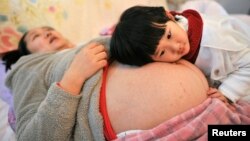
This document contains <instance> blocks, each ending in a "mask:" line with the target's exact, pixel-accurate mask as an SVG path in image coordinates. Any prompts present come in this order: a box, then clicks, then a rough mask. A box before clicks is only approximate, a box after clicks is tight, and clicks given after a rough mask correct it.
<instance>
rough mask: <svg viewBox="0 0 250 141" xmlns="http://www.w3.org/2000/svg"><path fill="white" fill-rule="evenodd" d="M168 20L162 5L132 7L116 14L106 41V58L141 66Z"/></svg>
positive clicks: (149, 60) (152, 51)
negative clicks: (111, 33) (108, 39)
mask: <svg viewBox="0 0 250 141" xmlns="http://www.w3.org/2000/svg"><path fill="white" fill-rule="evenodd" d="M169 20H170V19H169V18H168V17H167V16H166V11H165V9H164V8H163V7H149V6H134V7H131V8H129V9H127V10H126V11H125V12H124V13H123V14H122V15H121V17H120V20H119V22H118V24H117V25H116V28H115V30H114V32H113V35H112V38H111V43H110V57H111V59H112V60H117V61H118V62H121V63H124V64H128V65H136V66H142V65H145V64H147V63H150V62H153V60H152V58H151V57H150V55H153V54H154V52H155V50H156V47H157V45H158V44H159V41H160V39H161V38H162V36H163V35H164V33H165V27H166V26H165V23H166V22H167V21H169Z"/></svg>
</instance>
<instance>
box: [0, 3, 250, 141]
mask: <svg viewBox="0 0 250 141" xmlns="http://www.w3.org/2000/svg"><path fill="white" fill-rule="evenodd" d="M9 3H11V4H12V6H10V7H9V9H7V8H6V7H7V6H6V5H8V4H9ZM18 4H21V5H23V7H24V8H26V10H27V11H29V12H28V13H26V15H25V13H22V14H21V17H22V18H23V19H22V20H21V19H19V17H17V15H15V14H14V15H11V16H9V17H8V16H5V15H6V13H8V12H10V11H13V9H15V8H17V5H18ZM134 4H144V5H145V4H146V5H162V6H164V7H167V4H166V1H165V0H161V1H158V2H157V3H156V2H155V1H154V2H153V0H140V1H136V2H135V1H133V0H130V1H129V2H128V1H126V4H124V3H122V2H121V3H120V2H117V1H116V0H114V1H110V0H105V1H98V0H94V1H84V2H83V1H79V0H75V1H73V2H72V3H67V2H65V3H63V2H59V1H56V0H50V1H46V2H45V4H44V3H40V2H35V1H28V0H26V1H22V2H19V3H14V2H5V3H4V4H3V5H5V6H6V7H5V8H4V9H3V11H1V12H2V13H3V14H0V22H1V23H3V26H2V27H1V28H0V31H1V32H0V33H1V34H0V37H1V41H0V55H2V54H4V53H6V52H8V51H11V50H14V49H16V47H17V41H18V40H19V39H20V37H21V35H22V34H23V33H24V32H25V31H27V30H28V27H29V28H30V27H35V26H40V25H51V26H53V27H56V28H57V29H58V30H59V31H61V32H62V33H63V34H65V35H67V37H68V38H69V39H70V40H72V41H74V42H80V41H82V40H90V39H92V38H93V37H96V36H99V34H100V32H103V29H105V31H106V28H108V27H109V26H110V25H112V24H114V23H115V21H116V20H117V19H118V15H119V14H120V13H121V12H122V11H123V10H124V9H125V8H127V7H129V6H131V5H134ZM204 4H205V3H199V4H198V3H196V4H193V3H191V2H190V3H186V4H184V5H182V6H181V9H180V10H182V9H186V8H193V9H196V10H198V11H200V12H201V13H204V14H211V13H210V12H209V11H214V10H213V8H214V7H213V6H210V7H207V9H204ZM66 5H70V6H69V7H70V8H71V9H74V10H69V8H66ZM86 5H87V7H88V8H86V7H84V6H86ZM89 5H92V6H94V8H93V7H89ZM96 5H98V6H99V7H98V8H96V7H97V6H96ZM118 5H120V6H118ZM121 5H122V6H123V7H122V8H121ZM0 7H2V5H1V6H0ZM72 7H75V8H72ZM115 7H119V8H115ZM36 8H42V9H44V8H47V13H45V14H47V17H48V18H46V20H45V22H42V23H41V22H39V21H41V20H43V18H45V17H43V16H40V17H38V19H37V20H35V21H34V22H31V23H29V22H28V24H24V23H25V22H26V21H27V20H30V19H31V18H34V16H35V15H39V14H41V13H42V12H44V11H42V10H37V11H36V12H35V10H36ZM1 9H2V8H1ZM17 9H18V8H17ZM93 9H96V10H93ZM118 9H119V10H118ZM18 10H19V11H18ZM18 10H17V11H15V10H14V11H15V12H20V9H18ZM84 10H85V11H84ZM117 10H118V11H119V12H117ZM86 11H90V12H91V13H92V14H93V15H91V17H89V16H87V15H84V13H87V12H86ZM21 12H22V11H21ZM32 12H35V13H33V14H34V15H32ZM217 12H221V13H222V14H225V12H226V11H223V10H222V11H217ZM75 13H83V18H82V19H81V18H80V19H81V20H80V22H79V23H78V24H76V23H75V22H74V21H76V19H79V17H78V16H77V15H75ZM100 13H102V14H100ZM110 13H111V14H110ZM27 14H30V15H27ZM29 16H31V17H29ZM81 16H82V15H81ZM233 16H235V17H236V18H238V19H240V20H243V21H244V22H246V23H248V25H250V16H249V15H243V14H237V15H236V14H235V15H233ZM92 17H95V18H92ZM8 18H9V19H12V21H11V20H9V19H8ZM96 19H102V20H101V24H100V22H99V20H98V22H96ZM78 21H79V20H78ZM80 23H82V24H83V25H82V26H79V24H80ZM89 25H91V27H89ZM69 27H70V28H69ZM79 27H80V28H81V29H80V30H81V31H85V32H78V31H79V29H78V28H79ZM86 32H87V33H88V34H85V33H86ZM103 34H105V33H103ZM5 76H6V72H5V68H4V65H3V64H2V60H0V140H4V141H5V140H6V141H7V140H8V141H15V140H16V139H15V133H14V130H13V129H12V128H11V124H12V123H13V122H14V120H15V119H14V117H13V111H12V106H13V105H12V95H11V92H10V90H9V89H8V88H6V87H5V85H4V79H5ZM12 127H14V126H13V125H12Z"/></svg>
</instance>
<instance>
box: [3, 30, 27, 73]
mask: <svg viewBox="0 0 250 141" xmlns="http://www.w3.org/2000/svg"><path fill="white" fill-rule="evenodd" d="M27 33H28V32H26V33H24V35H23V36H22V38H21V39H20V41H19V43H18V49H17V50H13V51H10V52H7V53H6V54H5V55H4V56H3V58H2V60H3V64H4V65H5V71H6V72H7V71H8V70H9V69H11V66H12V65H13V64H14V63H16V62H17V60H18V59H19V58H20V57H22V56H24V55H28V54H30V52H29V51H28V49H27V44H26V41H25V37H26V35H27Z"/></svg>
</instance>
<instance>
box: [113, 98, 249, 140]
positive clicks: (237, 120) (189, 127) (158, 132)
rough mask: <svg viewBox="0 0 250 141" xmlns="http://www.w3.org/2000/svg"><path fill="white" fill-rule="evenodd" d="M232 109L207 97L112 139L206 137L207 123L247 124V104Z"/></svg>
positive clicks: (240, 103) (203, 138) (188, 138)
mask: <svg viewBox="0 0 250 141" xmlns="http://www.w3.org/2000/svg"><path fill="white" fill-rule="evenodd" d="M235 105H236V109H237V110H236V112H232V111H231V110H230V109H228V108H227V107H226V106H225V104H224V103H222V102H221V101H220V100H218V99H210V98H209V99H207V100H206V101H205V102H203V103H202V104H200V105H198V106H197V107H195V108H193V109H191V110H189V111H187V112H185V113H182V114H181V115H179V116H176V117H174V118H172V119H170V120H168V121H166V122H164V123H162V124H160V125H159V126H157V127H155V128H153V129H150V130H145V131H142V132H139V133H135V134H130V135H127V136H125V137H123V138H118V139H116V141H124V140H136V141H149V140H156V139H157V140H168V141H177V140H178V141H179V140H183V141H186V140H200V141H203V140H207V130H208V125H209V124H250V104H249V103H244V102H238V103H237V104H235Z"/></svg>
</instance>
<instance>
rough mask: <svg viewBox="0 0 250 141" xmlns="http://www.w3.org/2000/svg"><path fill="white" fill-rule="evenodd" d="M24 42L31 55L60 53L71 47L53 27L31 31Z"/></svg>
mask: <svg viewBox="0 0 250 141" xmlns="http://www.w3.org/2000/svg"><path fill="white" fill-rule="evenodd" d="M24 40H25V42H26V45H27V49H28V50H29V51H30V52H31V53H38V52H50V51H58V50H62V49H66V48H70V47H71V46H69V45H70V42H69V41H68V40H66V39H65V38H64V37H63V36H62V35H61V34H60V33H59V32H57V31H55V30H54V29H53V28H51V27H39V28H34V29H31V30H30V31H29V32H28V33H27V35H26V37H25V39H24Z"/></svg>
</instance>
